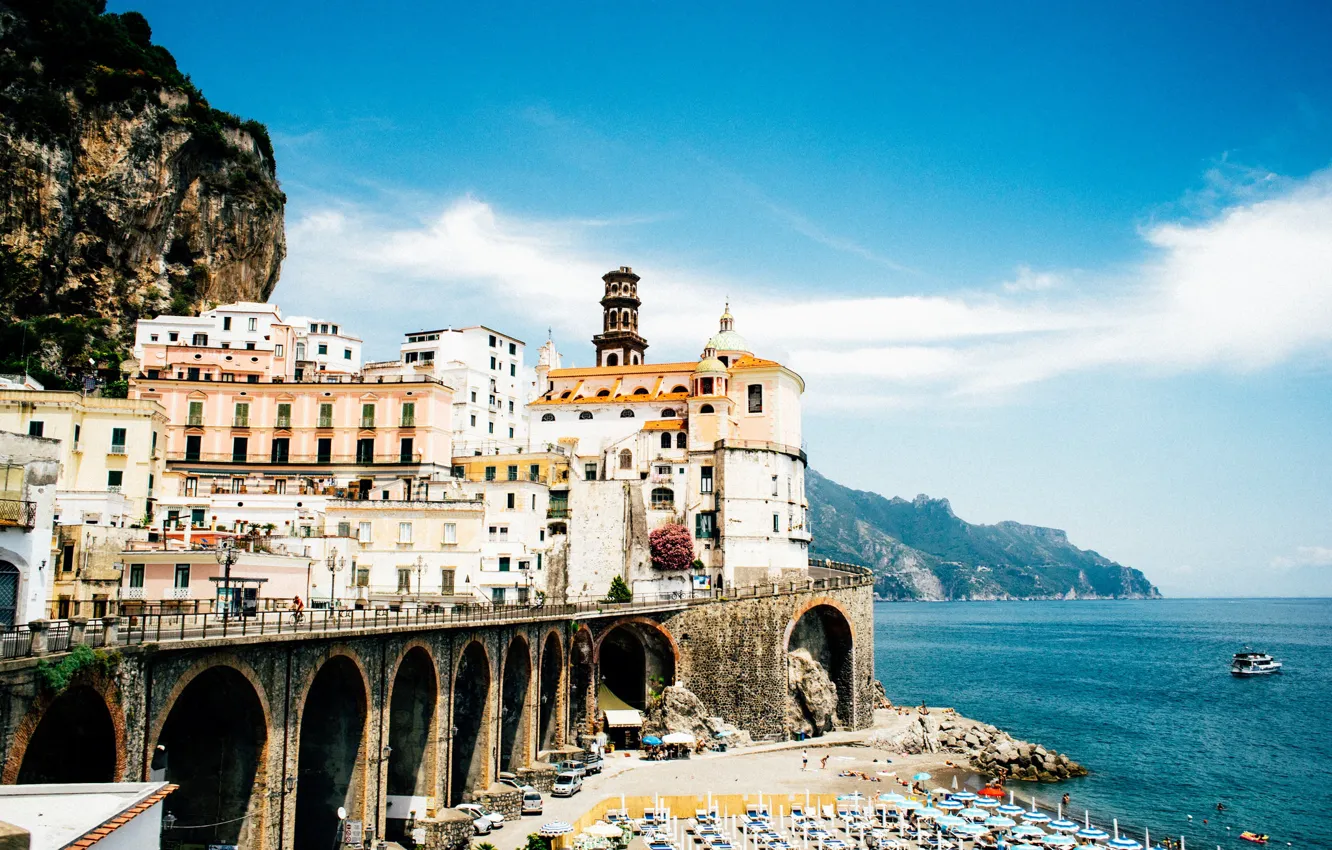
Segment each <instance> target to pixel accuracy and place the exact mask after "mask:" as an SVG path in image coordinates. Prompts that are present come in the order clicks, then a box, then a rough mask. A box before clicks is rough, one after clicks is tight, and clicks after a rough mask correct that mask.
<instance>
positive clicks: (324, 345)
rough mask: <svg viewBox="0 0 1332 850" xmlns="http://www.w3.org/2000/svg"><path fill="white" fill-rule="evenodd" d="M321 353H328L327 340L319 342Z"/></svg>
mask: <svg viewBox="0 0 1332 850" xmlns="http://www.w3.org/2000/svg"><path fill="white" fill-rule="evenodd" d="M319 353H320V354H328V343H326V342H321V343H319Z"/></svg>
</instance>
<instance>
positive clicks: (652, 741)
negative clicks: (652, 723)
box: [643, 735, 661, 747]
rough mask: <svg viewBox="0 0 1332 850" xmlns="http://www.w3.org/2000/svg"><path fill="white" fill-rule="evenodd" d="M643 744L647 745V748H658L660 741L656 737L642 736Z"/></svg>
mask: <svg viewBox="0 0 1332 850" xmlns="http://www.w3.org/2000/svg"><path fill="white" fill-rule="evenodd" d="M643 743H645V744H647V745H648V746H649V747H660V746H661V739H660V738H658V737H657V736H656V735H644V736H643Z"/></svg>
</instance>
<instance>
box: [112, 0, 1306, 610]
mask: <svg viewBox="0 0 1332 850" xmlns="http://www.w3.org/2000/svg"><path fill="white" fill-rule="evenodd" d="M109 7H110V9H111V10H112V11H125V10H128V9H131V8H132V9H137V10H138V11H141V12H143V13H144V14H145V15H146V16H147V18H148V20H149V22H150V23H151V25H152V27H153V31H154V40H155V41H157V42H158V43H160V44H163V45H165V46H166V47H167V48H169V49H170V50H171V51H172V52H173V53H174V54H175V56H176V58H177V61H178V63H179V64H180V66H181V68H182V70H184V71H186V72H187V73H189V74H190V75H191V77H192V79H193V80H194V81H195V83H196V84H198V85H199V87H200V88H201V89H202V90H203V91H204V93H205V95H206V96H207V97H208V98H209V100H210V101H211V102H212V103H213V105H214V106H217V107H219V108H221V109H225V110H227V111H230V112H235V113H237V114H239V115H242V116H244V117H246V118H255V119H258V120H260V121H262V122H264V123H265V124H267V126H268V127H269V130H270V132H271V134H272V137H273V141H274V146H275V149H276V155H277V162H278V176H279V178H280V180H281V182H282V186H283V189H284V191H285V192H286V193H287V196H288V205H287V239H288V255H287V259H286V262H285V264H284V266H283V270H282V277H281V280H280V281H279V284H278V287H277V290H276V292H275V293H274V295H273V298H272V299H271V300H274V301H276V302H277V303H278V304H279V305H281V306H282V307H283V309H284V310H286V311H288V312H293V313H305V314H319V315H327V316H328V317H329V318H332V319H336V320H339V321H341V322H342V323H343V325H344V327H346V328H350V329H354V330H355V331H356V332H358V333H359V334H360V335H361V336H362V337H363V338H364V340H365V342H366V352H367V356H368V357H372V358H384V357H393V356H395V354H396V346H397V344H398V342H399V341H400V337H401V334H403V333H405V332H407V331H411V330H417V329H420V328H424V327H427V326H430V327H436V326H440V325H454V326H465V325H471V324H477V323H482V324H487V325H490V326H492V327H497V328H500V329H502V330H504V331H506V332H509V333H515V334H518V335H519V336H521V337H522V338H523V339H525V340H527V341H528V342H530V343H532V349H533V350H534V349H535V347H536V345H537V344H539V343H540V342H542V341H544V340H545V338H546V336H547V334H548V333H550V334H552V335H553V338H554V340H555V342H556V344H557V345H558V346H559V348H560V350H561V352H562V353H563V354H564V356H565V362H566V364H568V363H569V362H571V361H572V362H573V363H575V364H579V365H587V364H589V363H590V362H591V359H592V350H591V344H590V338H591V336H592V335H593V334H594V333H595V332H596V331H597V330H598V328H599V323H600V308H599V306H598V305H597V303H596V300H597V298H598V297H599V295H600V288H601V282H600V276H601V274H603V273H604V272H605V271H607V270H609V269H612V268H615V267H618V266H621V265H628V266H632V267H633V268H634V269H635V271H637V272H638V273H639V274H640V275H642V282H641V283H640V294H641V295H642V297H643V307H642V314H641V329H642V331H643V334H644V335H645V336H646V337H647V338H648V340H649V343H650V344H651V347H650V349H649V357H650V359H655V360H658V361H667V360H678V359H688V358H693V357H697V356H698V355H699V352H700V350H701V348H702V344H703V342H704V341H705V340H706V339H707V337H708V336H709V335H710V333H711V332H712V331H713V330H714V329H715V328H716V323H717V317H718V316H719V314H720V313H721V312H722V308H723V305H724V304H725V302H726V301H727V300H728V299H729V301H730V304H731V310H732V312H733V313H734V314H735V318H736V329H737V330H738V331H740V332H741V333H742V334H743V335H745V336H746V337H747V338H748V340H749V341H750V344H751V346H752V347H753V348H754V350H755V352H756V353H758V354H759V355H760V356H765V357H771V358H774V359H779V360H781V361H782V362H784V363H786V364H787V365H789V366H791V367H792V368H794V369H795V370H796V371H798V372H799V373H800V374H801V375H802V376H803V377H804V379H805V381H806V395H805V406H804V423H805V439H806V444H807V448H808V451H809V454H810V462H811V465H812V466H813V467H814V468H815V469H817V470H819V471H821V472H823V473H824V474H826V475H828V476H829V477H831V478H833V479H834V480H837V481H839V482H841V483H843V484H846V485H848V486H852V487H856V488H858V489H865V490H873V491H875V492H879V493H882V494H884V495H886V496H894V495H900V496H904V497H907V498H910V497H912V496H914V495H916V494H917V493H927V494H929V495H931V496H934V497H947V498H948V499H949V500H950V501H951V503H952V505H953V508H954V510H955V511H956V512H957V514H958V515H959V516H961V517H962V518H964V519H967V520H969V521H972V522H987V523H988V522H997V521H1000V520H1005V519H1013V520H1018V521H1022V522H1027V523H1031V524H1036V525H1047V526H1054V527H1058V528H1064V529H1066V530H1067V531H1068V533H1069V536H1070V539H1071V540H1072V541H1073V542H1074V543H1075V544H1077V545H1079V546H1082V547H1084V548H1090V549H1095V550H1097V551H1098V552H1100V553H1102V554H1103V555H1105V556H1107V557H1110V558H1113V559H1115V560H1117V561H1120V562H1121V563H1124V564H1127V565H1130V566H1134V567H1137V568H1140V569H1142V570H1144V571H1145V572H1146V574H1147V575H1148V577H1149V578H1150V579H1151V580H1153V581H1154V582H1155V583H1156V584H1157V585H1158V586H1159V587H1160V588H1161V590H1162V591H1163V592H1164V593H1166V594H1167V595H1171V596H1211V595H1221V596H1256V595H1332V62H1328V60H1327V34H1328V33H1329V32H1332V4H1327V3H1322V2H1306V3H1301V2H1287V3H1281V4H1256V3H1250V2H1219V0H1209V2H1198V3H1192V2H1172V3H1164V4H1163V3H1159V2H1110V3H1076V4H1070V3H1065V2H1052V3H1035V2H1033V3H1022V2H1019V3H1013V4H980V3H970V4H968V3H964V4H957V3H948V2H932V3H928V4H926V3H921V4H914V5H913V6H899V5H897V4H891V5H890V4H837V3H825V4H799V5H788V4H782V3H762V4H759V3H754V4H727V3H722V4H712V5H705V4H666V3H643V2H629V3H625V2H617V3H605V4H600V3H564V4H550V3H532V4H518V3H505V2H501V3H492V4H476V3H471V4H446V3H434V2H432V3H387V2H386V3H382V4H370V3H365V2H360V3H355V2H339V1H338V0H320V2H280V0H262V2H259V0H229V2H226V3H221V2H211V0H196V2H192V3H180V2H176V0H144V1H143V2H134V3H128V4H126V3H122V2H119V0H114V2H111V3H110V4H109ZM815 532H816V533H817V529H816V530H815Z"/></svg>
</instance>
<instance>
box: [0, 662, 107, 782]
mask: <svg viewBox="0 0 1332 850" xmlns="http://www.w3.org/2000/svg"><path fill="white" fill-rule="evenodd" d="M113 695H114V696H113ZM119 704H120V700H119V692H118V690H117V689H116V687H115V684H114V682H113V681H112V680H111V678H110V677H109V676H105V675H103V674H96V675H93V676H89V677H87V678H85V679H83V680H81V681H77V682H74V683H73V684H71V685H70V686H69V687H67V688H65V689H64V690H63V691H61V692H60V693H59V694H55V695H44V696H42V697H41V698H40V699H39V700H38V701H37V703H36V704H35V705H33V706H32V708H30V709H29V710H28V713H27V714H25V715H24V716H23V719H22V720H21V721H19V725H18V728H17V729H15V731H14V737H13V739H12V743H11V745H10V747H9V757H8V758H7V759H6V761H5V770H4V776H3V781H4V784H5V785H33V784H41V783H69V782H117V781H119V780H120V779H121V777H123V776H124V775H125V766H126V757H125V717H124V714H123V713H122V712H120V711H117V710H116V708H115V706H118V705H119Z"/></svg>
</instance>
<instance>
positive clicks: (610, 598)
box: [606, 576, 634, 602]
mask: <svg viewBox="0 0 1332 850" xmlns="http://www.w3.org/2000/svg"><path fill="white" fill-rule="evenodd" d="M606 601H607V602H633V601H634V592H633V591H632V590H630V589H629V585H627V584H625V583H624V579H622V578H620V577H619V576H616V577H615V578H613V579H611V583H610V590H609V591H607V593H606Z"/></svg>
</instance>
